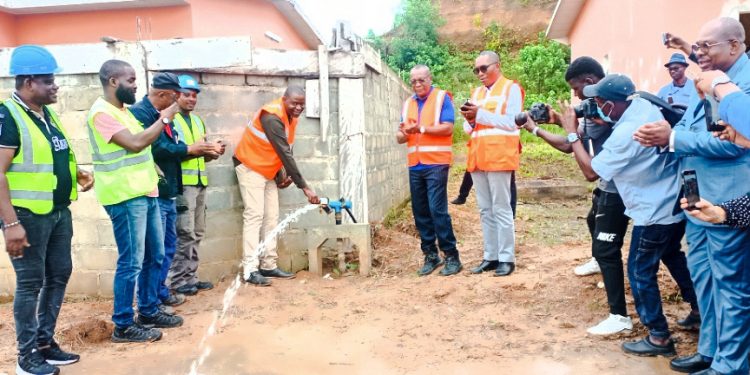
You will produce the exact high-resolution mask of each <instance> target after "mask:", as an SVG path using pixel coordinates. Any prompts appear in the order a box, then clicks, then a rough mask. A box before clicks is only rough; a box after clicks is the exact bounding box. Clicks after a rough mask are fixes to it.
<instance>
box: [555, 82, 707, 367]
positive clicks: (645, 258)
mask: <svg viewBox="0 0 750 375" xmlns="http://www.w3.org/2000/svg"><path fill="white" fill-rule="evenodd" d="M583 94H584V95H585V96H587V97H590V98H594V100H596V103H597V106H598V107H599V108H600V110H601V111H602V112H601V114H600V117H601V118H602V119H604V120H605V121H609V122H614V125H613V126H612V129H613V130H612V134H611V135H610V137H609V139H607V141H606V142H605V143H604V145H603V146H602V150H601V152H600V153H599V154H597V155H596V156H594V157H591V155H590V154H589V153H588V152H587V151H586V150H585V149H584V147H583V146H582V144H581V142H580V140H579V139H578V137H577V134H576V133H575V131H576V125H577V121H576V117H577V116H576V113H575V111H574V109H573V108H572V107H568V108H566V110H565V114H564V116H563V117H562V123H563V128H564V129H565V130H566V131H568V132H569V133H570V135H572V137H571V138H573V139H571V142H570V143H571V146H572V148H573V153H574V154H575V158H576V161H577V162H578V166H579V167H580V169H581V171H582V172H583V174H584V176H585V177H586V179H588V180H589V181H594V180H595V179H597V178H599V177H601V178H602V179H605V180H610V181H612V182H614V183H615V184H616V185H617V189H618V191H619V192H620V196H621V197H622V202H623V204H624V205H625V214H626V215H627V216H629V217H630V218H631V219H632V220H633V234H632V238H631V241H630V253H629V255H628V279H629V280H630V288H631V290H632V292H633V298H634V300H635V307H636V310H637V311H638V315H639V316H640V319H641V323H643V325H645V326H646V327H647V328H648V330H649V334H648V336H646V337H644V338H643V339H641V340H639V341H635V342H628V343H625V344H623V346H622V348H623V350H624V351H625V352H626V353H630V354H635V355H639V356H656V355H661V356H671V355H675V354H676V352H675V346H674V341H673V340H672V339H671V337H670V333H669V326H668V324H667V319H666V317H665V316H664V313H663V311H662V306H661V295H660V292H659V284H658V281H657V272H658V270H659V263H660V262H662V263H664V265H665V266H666V267H667V268H668V269H669V272H670V274H671V275H672V278H674V280H675V281H676V283H677V286H678V287H679V288H680V292H681V294H682V297H683V299H684V300H685V301H687V302H689V303H690V305H691V307H692V309H693V311H697V301H696V297H695V290H694V289H693V283H692V281H691V280H690V274H689V272H688V269H687V261H686V259H685V254H684V253H683V252H682V250H681V248H680V241H681V239H682V236H683V234H684V233H685V218H684V215H682V213H681V212H679V211H677V212H675V202H677V196H678V191H679V178H678V175H677V169H678V160H677V159H676V158H675V157H673V156H672V155H670V154H668V153H659V152H657V150H655V149H653V148H650V147H643V146H641V145H640V144H638V143H637V142H633V141H632V134H633V133H634V132H635V130H636V129H638V127H639V126H640V125H641V124H643V123H646V122H651V121H659V120H663V119H664V116H663V115H662V113H661V110H660V108H659V107H658V106H656V105H654V104H652V103H651V102H650V101H648V100H646V99H643V98H640V97H639V96H638V95H637V94H636V92H635V85H634V84H633V82H632V81H631V80H630V78H628V77H626V76H623V75H620V74H610V75H607V76H606V77H604V78H603V79H602V80H601V81H599V82H598V83H596V84H594V85H589V86H586V87H585V88H584V89H583ZM570 135H569V136H570Z"/></svg>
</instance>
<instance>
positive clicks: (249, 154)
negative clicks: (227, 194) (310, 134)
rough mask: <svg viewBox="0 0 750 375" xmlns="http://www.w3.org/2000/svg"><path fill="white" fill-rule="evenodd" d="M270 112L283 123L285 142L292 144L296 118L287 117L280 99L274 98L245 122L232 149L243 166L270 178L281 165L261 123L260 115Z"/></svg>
mask: <svg viewBox="0 0 750 375" xmlns="http://www.w3.org/2000/svg"><path fill="white" fill-rule="evenodd" d="M266 113H268V114H271V115H274V116H276V117H278V118H279V119H280V120H281V123H282V124H284V131H285V132H286V138H287V142H288V143H289V146H290V147H291V146H293V145H294V137H295V132H296V129H297V123H298V119H297V118H292V119H289V118H288V117H287V114H286V110H285V109H284V106H283V103H282V99H281V98H279V99H276V100H274V101H273V102H271V103H268V104H266V105H264V106H263V108H261V109H260V110H259V111H258V113H256V114H255V117H253V120H252V121H251V122H250V123H248V124H247V128H246V129H245V132H244V133H243V134H242V139H241V140H240V142H239V143H238V144H237V148H235V150H234V156H235V157H236V158H237V160H239V161H240V162H242V164H243V165H244V166H246V167H247V168H249V169H251V170H253V171H255V172H256V173H258V174H260V175H261V176H263V177H264V178H266V179H268V180H270V179H273V178H274V177H275V176H276V173H278V172H279V170H280V169H281V167H282V163H281V159H280V158H279V156H278V155H277V154H276V150H275V149H274V148H273V146H272V145H271V143H270V142H269V140H268V137H266V134H265V131H264V130H263V124H261V121H260V119H261V117H262V116H263V115H264V114H266Z"/></svg>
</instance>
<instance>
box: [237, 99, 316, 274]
mask: <svg viewBox="0 0 750 375" xmlns="http://www.w3.org/2000/svg"><path fill="white" fill-rule="evenodd" d="M304 110H305V90H304V89H303V88H302V87H299V86H289V87H288V88H287V89H286V91H285V92H284V96H282V97H281V98H279V99H276V100H274V101H272V102H270V103H268V104H266V105H264V106H263V107H262V108H261V109H260V110H259V111H258V113H257V114H256V115H255V118H254V119H253V121H251V122H250V123H249V124H248V126H247V128H246V129H245V133H244V134H243V135H242V140H240V143H239V144H238V145H237V149H236V150H235V151H234V161H235V168H234V170H235V172H236V173H237V180H238V181H239V184H240V194H242V203H243V204H244V205H245V211H244V212H243V214H242V216H243V219H244V221H243V226H242V250H243V255H244V260H243V268H244V269H243V271H244V279H245V281H247V282H248V283H250V284H253V285H256V286H269V285H271V281H269V280H268V279H267V278H268V277H276V278H283V279H291V278H294V274H292V273H288V272H284V271H282V270H280V269H279V268H278V267H277V265H276V260H277V258H278V255H277V254H276V239H275V238H269V239H268V241H267V243H266V247H265V251H264V252H263V254H259V252H260V251H259V250H260V249H258V244H259V243H260V240H261V239H262V238H264V237H265V235H266V234H267V233H268V232H270V231H271V230H273V229H274V228H275V227H276V225H277V224H278V220H279V190H278V189H279V188H281V189H283V188H286V187H287V186H289V185H290V184H291V183H292V182H294V184H295V185H297V187H298V188H300V189H302V192H303V193H305V196H306V197H307V200H308V201H309V202H310V203H311V204H319V203H320V199H319V198H318V196H317V194H315V192H314V191H313V190H312V189H311V188H310V187H309V186H308V185H307V183H306V182H305V180H304V179H303V178H302V175H301V174H300V173H299V169H297V163H295V161H294V157H293V156H292V145H293V144H294V135H295V131H296V129H297V121H298V118H299V116H300V115H301V114H302V111H304Z"/></svg>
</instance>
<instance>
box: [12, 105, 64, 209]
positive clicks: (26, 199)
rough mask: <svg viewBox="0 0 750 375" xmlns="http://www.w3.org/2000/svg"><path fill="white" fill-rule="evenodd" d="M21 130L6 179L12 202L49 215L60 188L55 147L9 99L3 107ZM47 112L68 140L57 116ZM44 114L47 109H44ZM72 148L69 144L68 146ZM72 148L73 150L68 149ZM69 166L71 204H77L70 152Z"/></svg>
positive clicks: (27, 115)
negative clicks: (75, 202) (55, 170)
mask: <svg viewBox="0 0 750 375" xmlns="http://www.w3.org/2000/svg"><path fill="white" fill-rule="evenodd" d="M2 105H4V106H5V107H6V108H8V111H9V112H10V115H11V116H12V117H13V120H14V121H15V122H16V126H17V127H18V135H19V138H20V140H21V146H19V147H18V155H16V156H15V157H14V158H13V160H12V161H11V164H10V167H9V168H8V171H7V172H6V173H5V176H6V177H7V179H8V190H9V191H10V202H11V204H12V205H13V206H15V207H23V208H26V209H28V210H30V211H31V212H33V213H35V214H37V215H46V214H48V213H50V212H52V209H53V208H54V206H55V204H54V200H53V192H54V191H55V188H57V176H55V173H54V159H53V157H52V146H51V145H50V142H49V140H48V139H47V137H45V136H44V133H42V130H41V129H39V126H37V124H36V123H35V122H34V120H32V119H31V117H29V114H28V113H26V110H24V108H23V107H21V106H20V105H19V104H18V103H16V101H15V100H12V99H8V100H6V101H5V102H3V104H2ZM44 107H46V108H47V111H48V113H49V117H50V121H51V122H52V125H54V126H55V127H56V128H57V129H58V130H60V133H62V135H63V137H64V138H65V141H66V142H68V136H67V134H65V129H64V128H63V127H62V125H61V122H60V119H59V118H58V117H57V114H56V113H55V112H54V111H53V110H52V109H51V108H49V107H47V106H44ZM42 110H44V109H42ZM68 145H70V142H68ZM68 147H70V146H68ZM69 155H70V156H69V158H68V164H69V169H70V178H71V182H72V184H71V186H72V189H71V191H70V200H71V201H73V200H76V198H78V193H77V192H76V158H75V155H74V154H73V150H72V149H70V154H69Z"/></svg>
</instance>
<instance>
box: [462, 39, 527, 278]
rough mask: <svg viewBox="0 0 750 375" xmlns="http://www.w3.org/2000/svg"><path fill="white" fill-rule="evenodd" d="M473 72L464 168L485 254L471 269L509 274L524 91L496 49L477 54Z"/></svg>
mask: <svg viewBox="0 0 750 375" xmlns="http://www.w3.org/2000/svg"><path fill="white" fill-rule="evenodd" d="M474 74H476V76H477V78H479V80H480V81H481V82H482V86H479V87H477V88H476V89H474V92H473V93H472V96H471V100H470V102H467V103H464V105H463V106H462V107H461V114H462V115H463V116H464V118H465V119H466V122H465V123H464V130H465V131H466V133H468V134H469V135H470V137H471V141H470V144H469V154H468V160H467V163H466V164H467V165H466V170H467V171H469V172H471V178H472V180H474V185H475V186H476V191H477V204H478V205H479V215H480V218H481V222H482V235H483V237H484V255H483V260H482V263H481V264H479V266H477V267H476V268H474V269H473V270H472V271H471V272H472V273H482V272H487V271H491V270H494V271H495V276H507V275H510V274H511V273H512V272H513V270H514V269H515V262H516V256H515V233H514V231H515V228H514V224H513V211H512V210H511V205H510V186H511V175H512V173H513V171H515V170H516V169H518V166H519V162H520V155H521V141H520V134H519V130H518V128H517V127H516V125H515V121H514V117H515V115H516V114H518V113H520V112H521V110H522V109H523V98H524V93H523V89H521V86H520V85H519V84H518V83H516V82H514V81H512V80H509V79H507V78H505V77H503V74H502V71H501V70H500V57H499V56H498V55H497V54H496V53H495V52H492V51H483V52H481V53H480V54H479V57H477V59H476V61H475V64H474Z"/></svg>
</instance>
